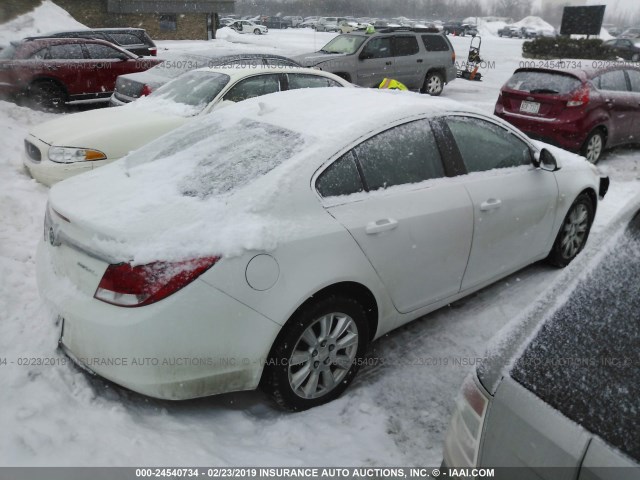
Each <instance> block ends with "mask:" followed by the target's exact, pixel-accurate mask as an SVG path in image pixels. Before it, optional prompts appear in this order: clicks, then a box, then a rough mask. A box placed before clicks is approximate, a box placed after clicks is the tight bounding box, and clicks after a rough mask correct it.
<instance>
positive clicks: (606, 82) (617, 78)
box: [596, 70, 627, 92]
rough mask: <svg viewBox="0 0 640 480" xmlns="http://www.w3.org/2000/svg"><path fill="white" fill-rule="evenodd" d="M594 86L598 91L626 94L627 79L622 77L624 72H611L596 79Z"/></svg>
mask: <svg viewBox="0 0 640 480" xmlns="http://www.w3.org/2000/svg"><path fill="white" fill-rule="evenodd" d="M596 85H597V86H598V88H599V89H600V90H608V91H613V92H626V91H627V79H626V78H625V76H624V70H613V71H611V72H606V73H603V74H602V75H600V76H599V77H598V78H597V79H596Z"/></svg>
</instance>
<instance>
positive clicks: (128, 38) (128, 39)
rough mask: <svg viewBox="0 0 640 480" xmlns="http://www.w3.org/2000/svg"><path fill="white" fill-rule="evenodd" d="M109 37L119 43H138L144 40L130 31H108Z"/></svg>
mask: <svg viewBox="0 0 640 480" xmlns="http://www.w3.org/2000/svg"><path fill="white" fill-rule="evenodd" d="M109 35H110V36H111V38H113V39H114V40H115V42H116V43H118V44H119V45H140V44H143V43H144V42H143V41H142V40H141V39H140V38H138V37H137V36H135V35H133V34H132V33H110V34H109Z"/></svg>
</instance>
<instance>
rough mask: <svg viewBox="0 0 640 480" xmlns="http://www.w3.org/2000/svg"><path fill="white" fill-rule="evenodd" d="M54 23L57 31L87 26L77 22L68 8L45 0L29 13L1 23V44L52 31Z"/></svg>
mask: <svg viewBox="0 0 640 480" xmlns="http://www.w3.org/2000/svg"><path fill="white" fill-rule="evenodd" d="M52 25H53V26H55V29H56V30H57V31H61V30H85V29H87V27H86V26H85V25H83V24H81V23H80V22H77V21H76V20H75V19H74V18H73V17H72V16H71V15H69V14H68V13H67V12H66V10H63V9H62V8H60V7H59V6H57V5H56V4H55V3H53V2H51V1H49V0H45V1H44V2H42V5H39V6H38V7H36V8H34V9H33V10H32V11H30V12H29V13H25V14H24V15H20V16H19V17H17V18H14V19H13V20H11V21H9V22H7V23H3V24H2V25H0V45H6V44H8V43H9V42H12V41H16V40H20V39H22V38H24V37H29V36H35V35H42V34H46V33H50V32H51V29H52Z"/></svg>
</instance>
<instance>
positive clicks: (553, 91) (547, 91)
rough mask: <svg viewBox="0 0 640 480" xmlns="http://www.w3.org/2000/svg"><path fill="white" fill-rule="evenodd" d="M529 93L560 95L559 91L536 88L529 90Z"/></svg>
mask: <svg viewBox="0 0 640 480" xmlns="http://www.w3.org/2000/svg"><path fill="white" fill-rule="evenodd" d="M529 93H551V94H554V93H560V92H558V91H557V90H553V89H551V88H534V89H533V90H529Z"/></svg>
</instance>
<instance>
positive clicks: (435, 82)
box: [422, 72, 444, 97]
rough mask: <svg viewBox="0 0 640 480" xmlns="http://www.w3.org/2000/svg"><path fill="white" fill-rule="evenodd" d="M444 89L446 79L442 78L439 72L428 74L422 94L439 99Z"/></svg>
mask: <svg viewBox="0 0 640 480" xmlns="http://www.w3.org/2000/svg"><path fill="white" fill-rule="evenodd" d="M443 89H444V78H443V77H442V74H441V73H438V72H429V73H427V76H426V77H425V79H424V84H423V86H422V93H428V94H429V95H433V96H434V97H437V96H438V95H440V94H441V93H442V90H443Z"/></svg>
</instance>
